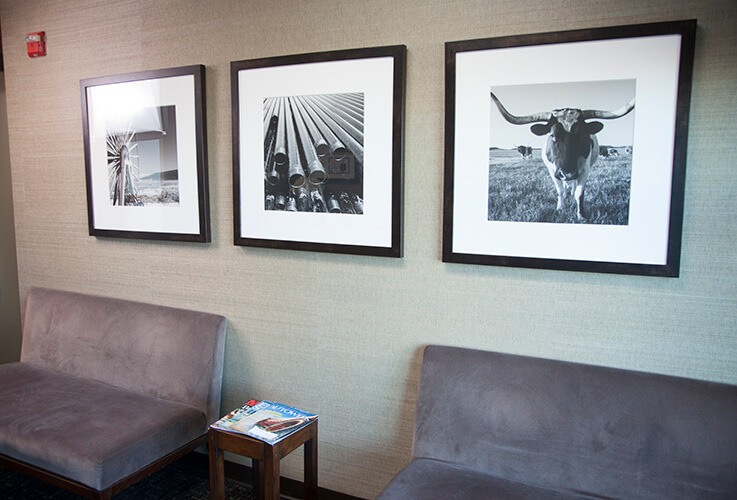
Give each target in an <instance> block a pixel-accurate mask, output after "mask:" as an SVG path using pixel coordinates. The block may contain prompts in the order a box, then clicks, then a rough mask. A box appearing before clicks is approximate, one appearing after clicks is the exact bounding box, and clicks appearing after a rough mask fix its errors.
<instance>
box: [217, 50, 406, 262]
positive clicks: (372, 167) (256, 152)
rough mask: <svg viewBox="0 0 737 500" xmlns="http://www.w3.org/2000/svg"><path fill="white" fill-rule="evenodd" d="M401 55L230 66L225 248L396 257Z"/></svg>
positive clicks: (345, 53)
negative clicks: (229, 233)
mask: <svg viewBox="0 0 737 500" xmlns="http://www.w3.org/2000/svg"><path fill="white" fill-rule="evenodd" d="M405 61H406V47H404V46H388V47H374V48H366V49H350V50H340V51H333V52H317V53H311V54H298V55H288V56H277V57H270V58H263V59H252V60H244V61H234V62H232V63H231V89H232V91H231V92H232V94H231V95H232V113H233V114H232V123H233V198H234V204H233V205H234V206H233V211H234V213H233V221H234V233H235V235H234V243H235V244H236V245H239V246H253V247H266V248H279V249H287V250H303V251H318V252H333V253H348V254H358V255H375V256H381V257H401V254H402V245H401V243H402V239H401V235H402V159H403V151H402V147H403V139H402V137H403V120H404V85H405V66H406V62H405Z"/></svg>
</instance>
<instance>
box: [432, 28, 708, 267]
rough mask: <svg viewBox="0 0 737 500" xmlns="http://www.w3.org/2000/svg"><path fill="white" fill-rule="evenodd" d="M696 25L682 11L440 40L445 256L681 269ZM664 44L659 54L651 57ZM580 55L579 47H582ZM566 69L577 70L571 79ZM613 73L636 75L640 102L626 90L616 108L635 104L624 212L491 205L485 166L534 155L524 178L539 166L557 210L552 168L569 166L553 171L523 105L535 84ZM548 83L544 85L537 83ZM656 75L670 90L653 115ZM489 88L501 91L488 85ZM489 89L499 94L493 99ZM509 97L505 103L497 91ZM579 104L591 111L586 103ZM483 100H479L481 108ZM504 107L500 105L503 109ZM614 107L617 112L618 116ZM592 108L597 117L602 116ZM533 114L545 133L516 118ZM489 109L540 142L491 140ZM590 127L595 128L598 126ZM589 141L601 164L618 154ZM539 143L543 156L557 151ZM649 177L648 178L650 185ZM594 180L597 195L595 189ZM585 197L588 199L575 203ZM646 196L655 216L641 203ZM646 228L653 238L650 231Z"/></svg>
mask: <svg viewBox="0 0 737 500" xmlns="http://www.w3.org/2000/svg"><path fill="white" fill-rule="evenodd" d="M695 33H696V21H695V20H686V21H675V22H663V23H650V24H640V25H630V26H617V27H606V28H595V29H583V30H573V31H561V32H550V33H538V34H530V35H518V36H505V37H498V38H488V39H480V40H468V41H458V42H448V43H446V46H445V57H446V59H445V61H446V75H445V76H446V95H445V109H446V115H445V182H444V210H443V214H444V216H443V261H444V262H450V263H464V264H481V265H495V266H514V267H525V268H543V269H558V270H568V271H587V272H599V273H618V274H634V275H648V276H665V277H677V276H678V275H679V268H680V254H681V231H682V226H683V200H684V184H685V169H686V146H687V133H688V116H689V103H690V96H691V78H692V72H693V62H694V43H695ZM653 47H654V48H655V49H657V50H661V49H662V52H657V51H655V50H653V51H652V53H651V50H650V48H653ZM611 54H617V57H608V56H609V55H611ZM663 54H664V55H665V59H666V62H664V63H663V62H662V61H655V60H654V59H655V58H659V57H661V56H663ZM581 55H584V57H579V56H581ZM633 60H634V62H633ZM661 63H662V64H661ZM659 65H660V66H659ZM661 67H662V70H661V69H660V68H661ZM569 72H570V74H572V75H574V76H572V77H570V78H569ZM576 75H579V76H576ZM580 75H585V76H583V77H580ZM548 78H549V79H548ZM619 79H623V80H631V81H632V82H633V83H632V84H631V88H632V92H633V94H634V93H635V90H634V89H635V88H636V89H637V91H636V98H637V104H636V105H634V102H635V98H634V97H633V98H632V101H631V103H632V106H633V107H631V108H629V110H628V109H625V107H624V106H623V107H622V108H621V110H622V113H623V114H625V115H626V114H627V113H629V111H630V110H632V109H634V111H635V112H634V113H631V115H632V118H631V119H632V120H633V123H634V125H631V128H630V130H631V132H630V134H631V135H630V137H631V138H632V142H630V144H629V145H628V146H627V148H626V150H627V154H629V155H630V160H629V169H630V172H631V173H630V174H629V178H628V179H627V182H628V184H627V189H628V190H630V189H631V192H630V191H628V192H627V193H626V194H627V202H626V205H625V208H626V212H625V219H624V220H625V222H623V223H617V222H613V223H612V222H610V223H607V222H598V223H592V222H591V219H594V217H590V218H589V217H587V214H586V212H579V214H580V215H581V216H580V217H577V218H576V220H571V221H563V223H561V221H560V220H556V219H555V218H553V217H552V216H548V215H545V216H544V217H543V216H539V217H540V218H539V219H532V220H523V219H522V218H521V217H520V216H518V215H514V216H509V215H504V216H500V215H496V213H495V212H493V211H492V209H493V208H494V203H495V202H496V200H499V199H502V195H493V194H492V193H493V192H494V191H493V189H492V188H493V187H494V186H493V185H495V183H496V184H498V183H500V182H501V181H496V180H492V178H493V179H496V178H495V177H494V176H493V175H492V174H494V175H496V173H497V171H502V169H503V168H505V167H506V166H507V165H512V164H513V162H514V163H516V164H517V166H520V165H522V162H523V161H527V162H528V163H527V165H530V167H529V168H528V167H521V168H523V169H524V172H525V174H524V178H525V179H528V178H529V179H531V178H532V176H533V173H532V172H533V170H534V175H536V176H538V177H539V176H540V175H543V177H545V179H546V181H547V188H548V189H549V190H550V191H549V193H547V194H546V196H547V195H549V200H545V203H546V204H549V205H550V206H551V207H552V208H551V209H550V210H549V212H548V213H550V212H554V213H558V212H559V211H560V210H559V209H560V207H561V205H560V204H559V205H558V207H556V189H554V183H555V182H551V180H553V181H554V179H553V177H556V176H558V178H559V179H563V178H564V174H563V173H561V172H555V168H556V167H555V166H553V167H550V166H548V165H546V164H545V163H544V162H543V160H542V155H543V153H544V152H545V151H546V150H547V151H550V147H551V146H549V145H548V144H549V143H547V142H543V141H547V138H545V136H546V131H543V130H542V128H544V125H545V122H544V121H543V119H542V118H541V116H542V114H537V115H536V114H535V112H534V111H532V110H529V109H523V108H525V105H527V104H529V103H528V102H527V101H530V102H532V101H535V102H537V100H538V99H539V98H541V97H540V95H541V94H542V95H543V97H542V98H545V95H544V94H545V92H540V89H543V88H544V89H547V88H548V87H550V88H553V87H552V86H554V85H558V86H559V87H560V88H566V87H565V85H567V84H568V83H569V82H575V83H581V82H583V84H584V85H587V84H588V85H589V86H590V87H584V88H591V89H592V91H591V94H592V95H593V94H594V93H595V92H594V90H593V89H595V88H597V87H596V86H595V85H598V84H599V83H600V81H604V82H608V81H610V80H611V81H616V82H619ZM547 84H550V85H548V87H543V85H547ZM535 85H536V86H535ZM659 86H662V87H664V88H666V89H669V90H668V92H671V94H672V100H670V101H666V106H664V107H665V108H666V109H665V110H664V111H665V114H664V117H660V116H659V115H658V113H660V111H661V109H658V108H659V106H656V105H655V103H656V102H659V101H657V99H654V98H653V96H656V95H657V94H658V92H660V91H661V89H660V88H657V87H659ZM507 89H512V91H513V92H510V93H509V95H514V92H516V93H517V95H526V97H525V98H522V99H519V98H518V99H517V100H514V99H513V98H511V97H509V98H506V99H504V98H502V96H501V93H500V90H507ZM577 90H580V88H577ZM494 92H497V93H498V94H499V96H498V97H497V96H495V94H494ZM490 93H491V96H490ZM525 93H526V94H525ZM579 93H580V92H579ZM584 93H585V92H584ZM568 94H569V95H572V94H573V92H570V91H568ZM671 94H666V96H669V95H671ZM495 98H496V100H497V101H499V103H495V102H494V99H495ZM664 99H665V97H664ZM505 100H506V101H507V102H503V101H505ZM572 100H574V101H575V99H572ZM502 102H503V104H501V103H502ZM553 104H555V103H553ZM622 104H624V103H622ZM533 105H534V104H533ZM567 106H571V107H572V108H578V107H579V106H576V105H575V104H574V105H571V104H568V103H567V102H560V103H559V105H557V106H556V105H551V107H549V108H545V109H538V110H535V111H541V112H542V111H545V112H546V113H549V115H546V116H548V118H547V119H548V120H553V118H552V116H553V115H552V113H553V112H554V111H558V110H559V109H560V108H566V107H567ZM580 107H581V108H583V109H585V110H589V108H588V107H586V108H584V107H583V106H580ZM478 108H483V110H482V111H476V109H478ZM501 108H505V109H504V111H502V109H501ZM599 109H604V108H599ZM610 109H611V110H613V109H615V108H610ZM550 110H552V111H550ZM577 111H581V110H580V109H578V110H577ZM505 112H506V117H505ZM586 112H588V111H586ZM586 112H584V113H586ZM608 112H610V113H611V111H608ZM528 113H529V114H528ZM521 115H524V116H522V117H521ZM509 116H511V118H508V117H509ZM594 116H597V115H594ZM621 116H623V115H622V114H621V113H620V116H618V117H617V118H621ZM598 117H599V118H601V115H599V116H598ZM604 117H605V118H611V116H606V115H604ZM534 118H537V120H536V121H537V123H538V124H539V127H540V128H538V129H535V127H538V125H534V126H533V127H532V128H533V132H535V130H537V131H538V132H540V133H538V132H535V133H534V134H533V133H531V131H530V127H529V125H527V126H525V127H521V126H519V125H521V124H530V123H534V121H529V120H534ZM586 118H589V117H588V116H587V117H586ZM495 119H497V120H499V121H500V122H503V123H504V126H506V127H517V129H518V130H523V131H525V132H526V133H528V134H529V137H530V139H531V140H535V135H542V136H543V137H542V138H540V139H538V140H539V141H540V142H542V144H541V145H540V146H537V147H539V148H540V149H536V148H532V147H528V146H526V145H525V144H523V145H521V146H519V149H517V145H516V144H513V143H511V142H509V143H504V144H501V145H500V144H497V143H495V142H494V141H495V139H496V140H497V141H503V140H504V139H502V136H503V135H502V133H501V130H502V128H501V127H500V126H496V128H494V127H492V125H490V124H491V123H492V122H493V120H495ZM524 119H527V120H528V121H525V120H524ZM513 120H515V121H513ZM556 120H557V118H556ZM658 120H663V121H658ZM614 121H615V120H608V119H607V120H603V122H604V123H603V125H605V126H604V127H603V130H607V127H611V126H612V125H611V123H612V122H614ZM638 121H639V122H640V123H638ZM507 122H508V123H507ZM554 123H558V125H559V126H562V124H561V123H560V122H559V121H548V125H549V126H551V127H553V128H554V125H553V124H554ZM599 125H602V123H599ZM652 125H656V126H659V127H656V126H652ZM548 130H552V128H548ZM600 130H601V129H600ZM656 130H657V133H656ZM569 132H570V131H569ZM487 133H488V135H486V134H487ZM596 135H597V132H596V131H594V132H593V136H596ZM593 136H592V137H593ZM504 137H506V136H504ZM509 137H512V135H509ZM510 141H511V139H510ZM589 142H590V144H591V147H590V152H589V154H591V155H593V156H592V157H591V158H592V159H596V160H597V161H598V163H599V164H606V161H607V160H606V158H605V156H607V155H608V153H609V151H611V150H613V151H612V152H613V154H616V153H617V151H616V149H617V148H614V147H612V148H609V147H608V146H601V147H600V148H599V153H601V155H602V156H597V152H596V151H594V144H595V141H594V140H590V141H589ZM494 146H500V147H494ZM469 148H472V149H473V152H471V153H468V155H467V154H466V152H465V150H466V149H469ZM516 149H517V150H516ZM648 150H649V151H648ZM517 151H519V153H518V152H517ZM528 154H529V156H528ZM546 154H547V155H548V156H549V155H550V154H553V153H546ZM514 155H516V156H517V157H516V158H515V157H514ZM503 156H506V157H507V159H504V160H501V159H500V160H498V162H499V163H494V162H495V161H497V160H495V158H496V157H500V158H501V157H503ZM523 157H524V159H523ZM651 160H653V161H651ZM609 161H611V160H609ZM652 164H656V165H657V168H655V167H654V168H653V171H652V172H647V173H646V174H643V172H646V171H647V169H646V168H645V167H648V168H650V166H651V165H652ZM494 165H501V166H499V167H495V166H494ZM589 167H590V173H591V175H590V176H588V174H589V171H587V172H586V175H587V176H588V187H589V188H590V187H591V180H592V179H593V178H594V176H595V174H596V167H597V163H594V164H593V167H591V166H590V165H589ZM494 168H497V170H494ZM551 168H552V169H553V170H550V169H551ZM509 172H510V174H505V175H509V176H510V177H509V178H511V175H512V174H511V172H512V169H511V167H510V169H509ZM657 172H660V173H659V174H658V173H657ZM635 174H637V175H635ZM573 175H578V174H573ZM641 175H650V176H652V178H648V179H647V181H643V180H642V179H643V178H642V177H641ZM638 176H640V177H638ZM518 179H519V178H518ZM565 180H568V178H565ZM510 182H511V183H514V182H522V181H521V180H514V181H510ZM583 183H584V185H585V183H586V177H583ZM487 184H488V186H489V187H488V190H487V189H486V186H487ZM555 184H557V183H555ZM568 184H572V182H569V183H568ZM580 184H581V183H579V185H580ZM479 185H481V188H479ZM645 185H648V187H647V188H645ZM505 188H507V189H508V190H513V189H515V188H516V187H515V186H513V185H512V186H510V187H507V186H505ZM648 189H649V190H651V192H656V194H657V197H656V199H655V200H654V201H653V200H650V199H646V196H645V195H644V194H643V193H645V192H647V190H648ZM591 191H592V193H593V194H594V196H595V191H594V190H591ZM586 194H587V195H588V194H589V190H586ZM494 196H497V197H496V198H494ZM630 196H631V198H630ZM592 200H593V198H592ZM517 201H518V202H519V200H517ZM568 202H569V203H570V205H568V206H566V205H564V206H563V209H568V210H572V213H573V214H576V212H575V210H576V208H575V207H576V203H575V199H574V200H572V201H571V200H568ZM587 202H588V200H586V199H584V201H582V202H581V203H580V204H579V205H584V204H586V203H587ZM635 202H636V203H635ZM527 203H528V204H529V206H531V207H532V206H533V205H535V203H534V202H533V201H528V202H527ZM592 203H593V202H592ZM538 206H541V205H535V207H534V208H535V209H537V207H538ZM652 207H654V209H655V213H656V214H660V215H658V216H657V217H656V216H655V215H652V216H650V215H647V214H645V212H646V211H647V210H649V209H650V208H652ZM587 208H590V207H588V206H587ZM599 215H600V214H599V213H598V212H597V216H599ZM504 217H508V218H506V219H505V218H504ZM515 217H518V218H515ZM534 217H538V214H537V213H535V214H534ZM546 217H549V219H545V218H546ZM649 217H650V218H649ZM579 222H584V223H579ZM596 224H600V225H596ZM606 224H611V225H606ZM617 224H619V225H617ZM651 233H652V235H653V236H652V238H653V239H652V242H651V241H649V240H648V238H650V234H651ZM566 240H568V242H567V243H566V242H565V241H566ZM561 241H563V243H561ZM633 248H634V249H633ZM638 252H640V253H638Z"/></svg>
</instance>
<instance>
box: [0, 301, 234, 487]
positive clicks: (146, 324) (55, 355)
mask: <svg viewBox="0 0 737 500" xmlns="http://www.w3.org/2000/svg"><path fill="white" fill-rule="evenodd" d="M225 328H226V321H225V318H223V317H221V316H217V315H214V314H208V313H200V312H194V311H188V310H183V309H174V308H169V307H162V306H156V305H151V304H143V303H137V302H130V301H124V300H117V299H111V298H103V297H95V296H89V295H82V294H76V293H70V292H61V291H54V290H47V289H39V288H36V289H33V290H31V292H30V293H29V296H28V299H27V303H26V312H25V320H24V329H23V345H22V351H21V361H20V362H18V363H10V364H6V365H0V408H2V411H0V454H2V455H5V456H7V457H10V458H12V459H15V460H19V461H21V462H23V463H27V464H31V465H33V466H36V467H38V468H40V469H43V470H46V471H49V472H53V473H56V474H58V475H60V476H63V477H66V478H69V479H71V480H73V481H77V482H79V483H81V484H83V485H86V486H89V487H90V488H93V489H95V490H104V489H106V488H109V487H110V486H111V485H113V484H114V483H116V482H117V481H120V480H121V479H123V478H126V477H127V476H129V475H130V474H131V473H133V472H135V471H137V470H139V469H141V468H142V467H144V466H147V465H148V464H150V463H152V462H154V461H156V460H158V459H159V458H161V457H163V456H165V455H168V454H169V453H172V452H174V451H175V450H178V449H179V448H181V447H183V446H185V445H188V444H189V443H191V442H192V441H193V440H195V439H197V438H199V437H201V436H203V435H204V434H205V433H206V431H207V426H208V424H209V423H210V422H212V421H214V420H216V419H217V417H218V415H219V411H220V408H219V407H220V389H221V381H222V369H223V354H224V342H225Z"/></svg>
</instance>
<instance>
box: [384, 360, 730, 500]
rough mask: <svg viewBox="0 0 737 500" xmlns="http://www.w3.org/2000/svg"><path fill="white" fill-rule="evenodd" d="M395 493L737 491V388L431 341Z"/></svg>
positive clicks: (407, 498)
mask: <svg viewBox="0 0 737 500" xmlns="http://www.w3.org/2000/svg"><path fill="white" fill-rule="evenodd" d="M416 419H417V420H416V425H415V435H414V450H413V459H412V461H411V462H410V463H409V465H407V466H406V467H405V468H404V469H403V470H401V471H400V472H399V473H398V474H397V475H396V476H395V477H394V479H393V480H392V481H391V482H390V483H389V485H388V486H387V487H386V489H385V490H384V491H383V492H382V494H381V495H380V496H379V498H380V499H382V500H389V499H401V500H411V499H422V500H430V499H450V498H457V499H464V500H470V499H484V500H488V499H495V498H499V499H533V498H534V499H569V498H626V499H638V498H639V499H669V500H672V499H684V498H689V499H705V498H720V499H734V498H737V386H731V385H724V384H716V383H709V382H703V381H696V380H689V379H685V378H677V377H670V376H663V375H655V374H650V373H640V372H634V371H625V370H618V369H613V368H604V367H598V366H589V365H583V364H575V363H567V362H561V361H551V360H545V359H535V358H531V357H523V356H513V355H508V354H500V353H495V352H483V351H476V350H469V349H461V348H453V347H441V346H428V347H426V348H425V352H424V359H423V364H422V374H421V379H420V392H419V400H418V405H417V416H416Z"/></svg>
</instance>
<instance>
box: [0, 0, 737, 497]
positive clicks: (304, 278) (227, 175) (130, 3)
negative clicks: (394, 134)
mask: <svg viewBox="0 0 737 500" xmlns="http://www.w3.org/2000/svg"><path fill="white" fill-rule="evenodd" d="M691 18H697V19H698V22H699V28H698V33H697V39H696V59H695V68H694V78H693V84H694V87H693V97H692V100H691V115H690V118H691V120H690V130H689V136H688V158H687V174H686V189H685V205H684V221H683V222H684V224H683V226H684V228H683V253H682V260H681V276H680V277H679V278H677V279H666V278H651V277H642V276H627V275H605V274H592V273H575V272H563V271H552V270H536V269H520V268H509V267H487V266H470V265H458V264H444V263H443V262H442V261H441V228H442V193H443V154H444V153H443V139H444V125H443V124H444V43H445V42H446V41H452V40H467V39H474V38H484V37H493V36H502V35H514V34H524V33H538V32H544V31H557V30H567V29H577V28H585V27H600V26H614V25H622V24H635V23H642V22H654V21H667V20H677V19H691ZM0 19H1V20H2V36H3V40H2V41H3V47H4V56H5V57H4V60H5V69H6V83H7V101H8V120H9V134H10V161H11V170H12V175H13V203H14V209H15V224H16V240H17V244H16V246H17V253H18V272H19V278H18V280H19V285H20V296H21V302H23V301H24V300H25V296H26V295H27V292H28V289H29V288H30V287H31V286H47V287H55V288H62V289H69V290H76V291H81V292H88V293H95V294H103V295H114V296H118V297H123V298H128V299H135V300H144V301H151V302H156V303H162V304H167V305H174V306H179V307H188V308H195V309H200V310H205V311H212V312H216V313H219V314H223V315H225V316H226V317H227V318H228V319H229V330H228V339H227V346H226V364H225V380H224V393H223V410H226V409H229V408H231V407H233V406H235V405H237V404H239V403H241V402H242V401H243V400H245V399H247V398H251V397H256V398H273V399H277V400H281V401H284V402H286V403H290V404H293V405H296V406H301V407H304V408H305V409H307V410H312V411H315V412H317V413H319V414H320V485H321V486H322V487H325V488H329V489H332V490H336V491H340V492H344V493H348V494H352V495H356V496H361V497H366V498H370V497H373V496H375V495H376V494H377V493H378V492H379V491H380V490H381V488H382V487H383V486H384V485H385V484H386V483H387V482H388V480H389V478H390V477H391V476H392V475H393V474H394V473H395V472H396V471H397V470H399V469H400V468H401V467H402V466H404V465H405V464H406V463H407V461H408V459H409V457H410V453H411V439H412V423H413V421H414V405H415V399H416V384H417V379H418V371H419V366H420V353H421V348H422V346H423V345H425V344H428V343H440V344H452V345H459V346H467V347H473V348H480V349H488V350H498V351H504V352H512V353H520V354H526V355H532V356H541V357H546V358H555V359H564V360H573V361H580V362H586V363H594V364H600V365H607V366H615V367H624V368H631V369H635V370H644V371H648V372H658V373H668V374H675V375H682V376H686V377H693V378H698V379H706V380H715V381H722V382H729V383H733V384H737V253H736V252H735V250H734V248H735V243H737V204H736V203H735V199H737V175H736V174H735V165H734V154H733V149H734V148H733V143H734V126H733V121H734V119H733V116H734V115H735V113H736V112H737V97H736V95H737V94H736V93H735V91H734V89H735V88H737V64H735V62H736V61H737V30H735V29H734V26H735V22H736V21H737V3H735V2H734V1H733V0H708V1H707V0H704V1H690V0H680V1H673V0H652V1H650V2H639V1H634V0H624V1H621V0H589V1H572V2H550V1H543V0H530V1H525V2H520V1H517V0H460V1H453V2H449V1H447V0H424V1H423V0H374V1H368V2H367V1H357V0H356V1H354V0H340V1H338V0H316V1H312V2H304V1H301V0H300V1H296V0H283V1H276V2H275V1H270V2H256V1H241V0H198V1H194V0H156V1H153V0H149V1H146V0H97V1H95V2H90V1H88V0H45V1H35V2H18V1H14V0H0ZM38 30H45V31H46V32H47V35H48V55H47V56H46V57H44V58H39V59H35V60H32V59H30V58H28V57H27V56H26V54H25V46H24V42H23V36H24V35H25V34H26V33H28V32H32V31H38ZM394 44H404V45H406V46H407V48H408V63H407V94H406V95H407V100H406V120H405V131H406V140H405V155H404V160H405V162H404V165H405V171H404V173H405V184H404V191H405V196H404V200H405V207H404V223H405V225H404V245H405V252H404V257H403V258H402V259H387V258H378V257H360V256H350V255H339V254H329V253H313V252H299V251H284V250H269V249H258V248H244V247H235V246H234V245H233V216H232V210H233V209H232V207H233V200H232V163H231V162H232V144H231V121H230V117H231V114H230V113H231V109H230V62H231V61H237V60H242V59H251V58H259V57H268V56H277V55H285V54H297V53H304V52H316V51H327V50H335V49H347V48H354V47H372V46H381V45H394ZM191 64H204V65H206V66H207V89H206V94H207V132H208V146H209V158H208V159H209V168H210V196H211V202H212V206H211V220H212V235H213V237H212V243H210V244H191V243H190V244H188V243H167V242H153V241H131V240H122V239H114V238H94V237H90V236H89V235H88V230H87V207H86V191H85V177H84V153H83V146H82V125H81V108H80V100H79V80H80V79H83V78H91V77H97V76H104V75H112V74H119V73H126V72H133V71H141V70H148V69H158V68H167V67H175V66H184V65H191ZM282 470H283V473H284V474H286V475H287V476H290V477H293V478H297V479H299V478H301V463H300V457H299V456H293V457H289V458H288V459H287V460H286V461H285V463H284V464H283V469H282Z"/></svg>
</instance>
